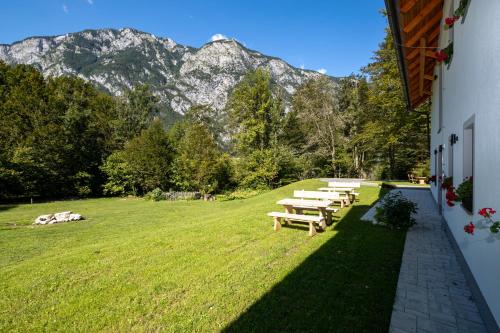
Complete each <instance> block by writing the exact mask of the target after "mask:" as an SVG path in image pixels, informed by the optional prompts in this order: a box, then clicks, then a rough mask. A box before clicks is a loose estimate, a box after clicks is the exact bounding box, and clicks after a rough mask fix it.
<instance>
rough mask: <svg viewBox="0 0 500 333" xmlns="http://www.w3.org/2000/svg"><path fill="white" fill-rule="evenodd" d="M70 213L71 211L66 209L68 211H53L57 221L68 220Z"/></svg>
mask: <svg viewBox="0 0 500 333" xmlns="http://www.w3.org/2000/svg"><path fill="white" fill-rule="evenodd" d="M70 215H71V212H70V211H68V212H60V213H55V214H54V217H55V218H56V220H57V222H68V221H69V216H70Z"/></svg>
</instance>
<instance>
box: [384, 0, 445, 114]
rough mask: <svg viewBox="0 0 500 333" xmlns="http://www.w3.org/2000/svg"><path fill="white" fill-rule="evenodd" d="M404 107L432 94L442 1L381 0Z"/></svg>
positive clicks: (414, 105) (422, 100)
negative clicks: (390, 38) (400, 81)
mask: <svg viewBox="0 0 500 333" xmlns="http://www.w3.org/2000/svg"><path fill="white" fill-rule="evenodd" d="M385 5H386V8H387V13H388V18H389V25H390V27H391V31H392V34H393V37H394V42H395V48H396V50H397V53H398V65H399V69H400V72H401V78H402V81H403V87H404V90H405V97H406V100H407V105H408V109H414V108H416V107H417V106H419V105H420V104H422V103H424V102H425V101H426V100H427V99H428V98H429V97H430V96H431V94H432V81H433V79H434V67H435V66H436V57H435V52H436V50H437V48H438V42H439V33H440V31H441V21H442V18H443V0H385Z"/></svg>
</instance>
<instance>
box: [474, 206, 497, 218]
mask: <svg viewBox="0 0 500 333" xmlns="http://www.w3.org/2000/svg"><path fill="white" fill-rule="evenodd" d="M496 212H497V211H496V210H494V209H493V208H481V209H480V210H479V212H478V213H479V215H481V216H482V217H486V218H490V217H491V216H492V215H493V214H495V213H496Z"/></svg>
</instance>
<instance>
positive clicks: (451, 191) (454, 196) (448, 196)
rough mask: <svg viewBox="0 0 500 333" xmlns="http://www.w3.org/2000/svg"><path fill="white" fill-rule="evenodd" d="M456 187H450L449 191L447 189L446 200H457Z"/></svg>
mask: <svg viewBox="0 0 500 333" xmlns="http://www.w3.org/2000/svg"><path fill="white" fill-rule="evenodd" d="M454 190H455V188H454V187H453V186H450V187H448V191H446V200H447V201H457V200H458V196H457V194H456V193H455V191H454Z"/></svg>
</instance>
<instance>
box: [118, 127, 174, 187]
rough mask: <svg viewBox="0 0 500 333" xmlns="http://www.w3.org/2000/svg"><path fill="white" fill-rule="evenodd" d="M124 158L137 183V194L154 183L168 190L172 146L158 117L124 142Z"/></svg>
mask: <svg viewBox="0 0 500 333" xmlns="http://www.w3.org/2000/svg"><path fill="white" fill-rule="evenodd" d="M123 159H124V161H125V162H126V163H127V165H128V170H130V173H131V176H132V177H133V179H134V182H135V183H136V184H137V192H138V194H144V193H146V192H149V191H151V190H153V189H155V188H157V187H158V188H161V189H162V190H167V189H168V188H169V186H171V185H172V182H171V176H172V174H171V171H172V170H171V164H172V159H173V148H172V145H171V143H170V140H169V137H168V135H167V133H166V131H165V129H164V128H163V124H162V122H161V121H160V120H158V119H156V120H154V121H153V122H152V123H151V125H150V127H149V128H148V129H145V130H143V131H142V132H141V134H140V135H139V136H137V137H135V138H133V139H132V140H130V141H129V142H128V143H127V144H126V145H125V148H124V149H123Z"/></svg>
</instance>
